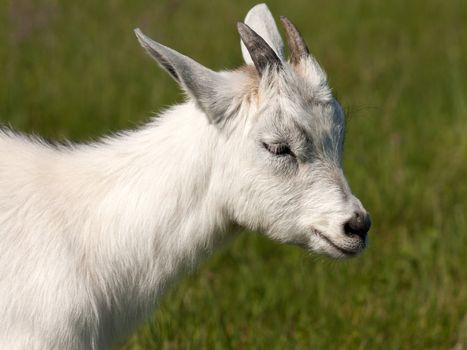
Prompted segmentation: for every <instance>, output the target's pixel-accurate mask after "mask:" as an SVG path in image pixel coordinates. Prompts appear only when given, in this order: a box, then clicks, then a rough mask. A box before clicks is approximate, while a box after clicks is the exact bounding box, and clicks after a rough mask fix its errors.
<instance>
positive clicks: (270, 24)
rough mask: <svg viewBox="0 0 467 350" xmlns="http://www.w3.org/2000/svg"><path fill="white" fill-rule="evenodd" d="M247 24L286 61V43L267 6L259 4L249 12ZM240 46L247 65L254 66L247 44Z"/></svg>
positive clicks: (241, 43) (246, 18) (246, 19)
mask: <svg viewBox="0 0 467 350" xmlns="http://www.w3.org/2000/svg"><path fill="white" fill-rule="evenodd" d="M245 24H247V25H248V26H249V27H250V28H251V29H253V30H254V31H255V32H256V33H258V35H259V36H260V37H262V38H263V39H264V41H266V42H267V43H268V45H269V46H270V47H271V48H272V49H273V50H274V52H275V53H276V55H277V56H278V57H279V58H280V59H281V60H282V61H285V55H284V42H283V41H282V38H281V36H280V34H279V30H278V29H277V26H276V22H275V21H274V18H273V17H272V14H271V11H269V8H268V7H267V5H266V4H258V5H256V6H254V7H253V8H252V9H251V10H250V11H248V13H247V15H246V17H245ZM240 45H241V48H242V54H243V59H244V60H245V63H246V64H253V60H252V59H251V56H250V53H249V52H248V49H247V47H246V46H245V44H244V43H243V42H242V41H240Z"/></svg>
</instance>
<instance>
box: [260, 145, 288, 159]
mask: <svg viewBox="0 0 467 350" xmlns="http://www.w3.org/2000/svg"><path fill="white" fill-rule="evenodd" d="M263 146H264V148H266V149H267V150H268V152H269V153H272V154H274V155H276V156H283V155H291V156H293V157H295V154H294V153H293V152H292V150H291V149H290V147H289V145H288V144H286V143H271V144H269V143H266V142H263Z"/></svg>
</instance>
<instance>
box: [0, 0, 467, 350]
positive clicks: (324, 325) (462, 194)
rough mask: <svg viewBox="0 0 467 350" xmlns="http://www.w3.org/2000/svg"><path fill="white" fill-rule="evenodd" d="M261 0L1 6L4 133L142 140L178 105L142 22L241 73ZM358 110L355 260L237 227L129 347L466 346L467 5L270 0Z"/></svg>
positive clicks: (19, 1) (354, 122) (350, 155)
mask: <svg viewBox="0 0 467 350" xmlns="http://www.w3.org/2000/svg"><path fill="white" fill-rule="evenodd" d="M254 4H255V3H254V2H251V1H246V0H241V1H236V2H233V1H201V0H194V1H189V2H188V1H181V0H166V1H160V0H158V1H156V0H151V1H149V0H144V1H132V2H130V1H123V0H100V1H91V0H82V1H79V2H78V1H64V0H63V1H59V0H14V1H12V0H9V1H2V2H0V23H1V24H0V27H2V28H0V43H1V47H0V122H1V123H2V124H7V125H10V126H11V127H13V128H15V129H18V130H21V131H24V132H31V133H37V134H41V135H44V136H46V137H49V138H53V139H63V138H69V139H72V140H77V141H81V140H90V139H95V138H97V137H99V136H100V135H102V134H106V133H109V132H111V131H116V130H119V129H122V128H132V127H134V126H136V125H138V124H140V123H142V122H144V121H145V120H147V119H148V116H150V115H151V114H152V113H153V112H157V111H160V110H162V109H163V108H164V107H166V106H168V105H170V104H173V103H176V102H177V101H181V99H182V98H181V95H180V93H179V91H178V88H177V86H176V84H175V83H174V82H172V80H171V79H170V78H169V77H168V75H167V74H166V73H164V72H163V71H162V70H160V69H158V68H156V65H155V63H154V62H152V61H151V60H150V59H149V58H148V57H147V55H146V54H145V53H144V52H143V50H142V49H141V48H140V47H139V45H138V43H137V41H136V39H135V37H134V35H133V28H135V27H137V26H139V27H141V28H142V29H143V31H145V32H146V33H147V34H149V35H150V36H151V37H153V38H155V39H156V40H158V41H160V42H162V43H165V44H166V45H168V46H170V47H173V48H175V49H177V50H179V51H181V52H183V53H185V54H188V55H189V56H191V57H193V58H195V59H196V60H198V61H199V62H201V63H203V64H204V65H206V66H208V67H211V68H214V69H222V68H232V67H236V66H238V65H240V64H241V54H240V48H239V38H238V34H237V32H236V29H235V23H236V21H237V20H241V19H243V18H244V16H245V14H246V12H247V11H248V10H249V9H250V8H251V7H252V6H253V5H254ZM268 5H269V7H270V8H271V10H272V12H273V13H274V14H275V16H278V15H287V16H288V17H289V18H290V19H292V21H294V22H295V23H296V24H297V26H298V27H299V28H300V29H301V31H302V34H303V36H304V37H305V38H306V39H307V41H308V44H309V46H310V49H311V51H312V53H314V55H315V56H316V57H317V58H318V60H319V61H320V63H321V64H322V66H323V67H324V68H325V69H326V71H327V73H328V76H329V79H330V83H331V86H332V87H333V88H334V91H335V92H336V94H337V95H338V96H339V98H340V100H341V102H342V104H343V105H344V107H345V108H346V110H347V113H348V123H347V127H348V130H347V131H348V132H347V138H346V140H347V141H346V142H347V144H346V153H345V170H346V174H347V177H348V179H349V182H350V184H351V186H352V189H353V191H354V192H355V193H356V194H357V195H358V196H359V197H360V199H361V200H362V202H363V203H364V204H365V206H366V207H367V208H368V209H369V210H370V212H371V214H372V217H373V228H372V230H371V242H370V246H369V249H368V251H367V252H366V253H365V254H364V255H363V256H361V257H358V258H356V259H353V260H351V261H345V262H334V261H331V260H329V259H325V258H317V257H312V256H309V254H307V253H306V252H304V251H302V250H300V249H299V248H296V247H289V246H281V245H279V244H276V243H273V242H270V241H268V240H266V239H265V238H263V237H261V236H259V235H257V234H253V233H244V234H243V235H242V236H241V237H240V238H239V239H238V240H236V241H235V242H234V243H233V244H232V245H230V246H229V247H226V248H225V249H224V250H223V251H221V252H220V253H217V254H215V255H214V257H213V258H211V259H210V260H209V261H208V262H206V263H204V264H203V265H202V266H201V268H199V269H198V270H196V271H195V272H192V273H191V274H190V275H189V276H188V277H187V278H184V279H183V281H181V283H179V284H178V285H177V286H176V287H174V288H173V289H172V290H171V291H170V292H169V293H168V295H166V296H165V298H164V299H163V301H162V303H161V305H160V307H159V309H158V310H157V311H156V312H155V314H154V317H153V318H152V319H151V320H149V322H148V323H147V324H146V325H144V326H143V327H142V328H141V329H140V330H139V331H138V332H137V333H135V334H134V335H133V336H132V337H131V338H130V339H129V340H128V342H127V344H126V345H124V346H123V349H310V348H313V349H453V350H460V349H467V228H466V226H467V2H466V1H464V0H458V1H456V0H449V1H444V2H441V1H435V0H412V1H403V0H393V1H371V0H354V1H345V2H343V1H339V0H313V1H309V0H296V1H288V2H284V1H278V0H272V1H270V2H268Z"/></svg>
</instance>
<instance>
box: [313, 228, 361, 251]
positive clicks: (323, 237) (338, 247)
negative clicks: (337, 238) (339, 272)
mask: <svg viewBox="0 0 467 350" xmlns="http://www.w3.org/2000/svg"><path fill="white" fill-rule="evenodd" d="M312 231H313V233H314V234H315V235H316V236H318V237H319V238H321V239H322V240H324V241H325V242H326V243H327V244H329V245H330V246H331V247H333V248H334V249H335V250H337V251H339V252H340V253H341V254H343V255H344V256H354V255H357V254H358V253H359V252H360V249H358V250H349V249H346V248H343V247H340V246H339V245H337V244H336V243H334V242H333V241H332V240H331V239H330V238H328V237H326V236H325V235H324V234H323V233H322V232H321V231H319V230H317V229H315V228H312Z"/></svg>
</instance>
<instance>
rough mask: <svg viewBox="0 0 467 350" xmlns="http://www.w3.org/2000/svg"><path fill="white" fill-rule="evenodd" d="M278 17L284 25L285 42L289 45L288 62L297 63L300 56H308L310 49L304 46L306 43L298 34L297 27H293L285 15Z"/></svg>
mask: <svg viewBox="0 0 467 350" xmlns="http://www.w3.org/2000/svg"><path fill="white" fill-rule="evenodd" d="M280 19H281V22H282V24H283V25H284V28H285V35H286V37H287V44H288V45H289V50H290V62H291V63H293V64H297V63H299V62H300V60H301V59H302V58H304V57H307V56H309V55H310V51H308V47H307V46H306V43H305V41H304V40H303V38H302V36H301V35H300V32H299V31H298V29H297V27H295V26H294V25H293V23H292V22H290V21H289V19H288V18H287V17H285V16H281V17H280Z"/></svg>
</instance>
